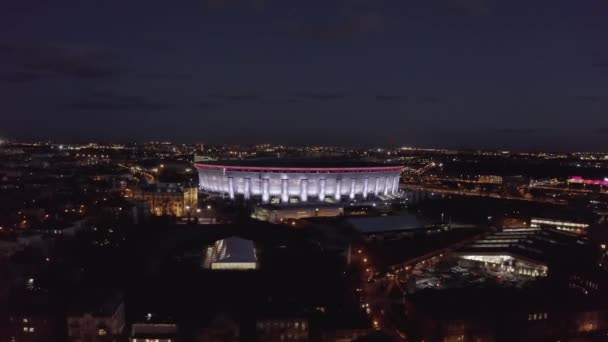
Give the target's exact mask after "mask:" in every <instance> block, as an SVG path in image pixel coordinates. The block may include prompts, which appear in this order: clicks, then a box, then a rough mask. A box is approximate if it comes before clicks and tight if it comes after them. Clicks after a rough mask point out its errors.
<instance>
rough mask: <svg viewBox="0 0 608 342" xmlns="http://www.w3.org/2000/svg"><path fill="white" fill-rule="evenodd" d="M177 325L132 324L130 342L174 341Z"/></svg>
mask: <svg viewBox="0 0 608 342" xmlns="http://www.w3.org/2000/svg"><path fill="white" fill-rule="evenodd" d="M176 337H177V325H175V324H169V323H134V324H133V325H132V326H131V341H130V342H149V341H154V342H172V341H176Z"/></svg>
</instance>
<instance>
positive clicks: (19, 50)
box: [0, 43, 122, 80]
mask: <svg viewBox="0 0 608 342" xmlns="http://www.w3.org/2000/svg"><path fill="white" fill-rule="evenodd" d="M0 57H1V58H2V60H4V61H5V62H7V63H10V64H13V65H16V66H18V67H20V68H22V69H24V70H27V71H29V72H36V73H39V75H40V78H42V77H45V76H53V75H61V76H65V77H68V78H74V79H83V80H91V79H106V78H111V77H115V76H117V75H119V74H121V73H122V70H121V69H120V68H119V67H118V66H117V61H116V57H115V56H114V54H113V53H112V52H111V51H110V50H107V49H100V48H97V47H91V46H83V45H20V44H11V43H0Z"/></svg>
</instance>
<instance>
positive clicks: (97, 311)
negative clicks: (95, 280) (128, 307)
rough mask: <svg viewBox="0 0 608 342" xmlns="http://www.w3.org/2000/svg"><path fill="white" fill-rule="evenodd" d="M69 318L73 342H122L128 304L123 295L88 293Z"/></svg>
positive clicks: (77, 302)
mask: <svg viewBox="0 0 608 342" xmlns="http://www.w3.org/2000/svg"><path fill="white" fill-rule="evenodd" d="M74 304H75V305H74V307H73V308H72V310H71V313H69V314H68V317H67V325H68V337H69V339H70V341H73V342H97V341H119V340H120V339H121V337H122V334H123V331H124V328H125V304H124V301H123V296H122V294H120V293H107V292H105V291H102V292H99V293H96V292H93V293H87V294H85V295H83V296H81V297H80V298H78V299H77V301H76V302H75V303H74Z"/></svg>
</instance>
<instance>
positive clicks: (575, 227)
mask: <svg viewBox="0 0 608 342" xmlns="http://www.w3.org/2000/svg"><path fill="white" fill-rule="evenodd" d="M530 227H532V228H552V229H556V230H559V231H561V232H565V233H572V234H577V235H583V234H586V233H587V228H588V227H589V224H587V223H582V222H575V221H570V220H559V219H549V218H538V217H533V218H532V219H531V220H530Z"/></svg>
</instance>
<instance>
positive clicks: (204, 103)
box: [196, 101, 221, 109]
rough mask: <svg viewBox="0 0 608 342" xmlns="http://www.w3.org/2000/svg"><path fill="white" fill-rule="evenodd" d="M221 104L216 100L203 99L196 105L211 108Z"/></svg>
mask: <svg viewBox="0 0 608 342" xmlns="http://www.w3.org/2000/svg"><path fill="white" fill-rule="evenodd" d="M220 106H221V105H220V104H219V103H218V102H214V101H201V102H199V103H197V104H196V107H198V108H201V109H211V108H217V107H220Z"/></svg>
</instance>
